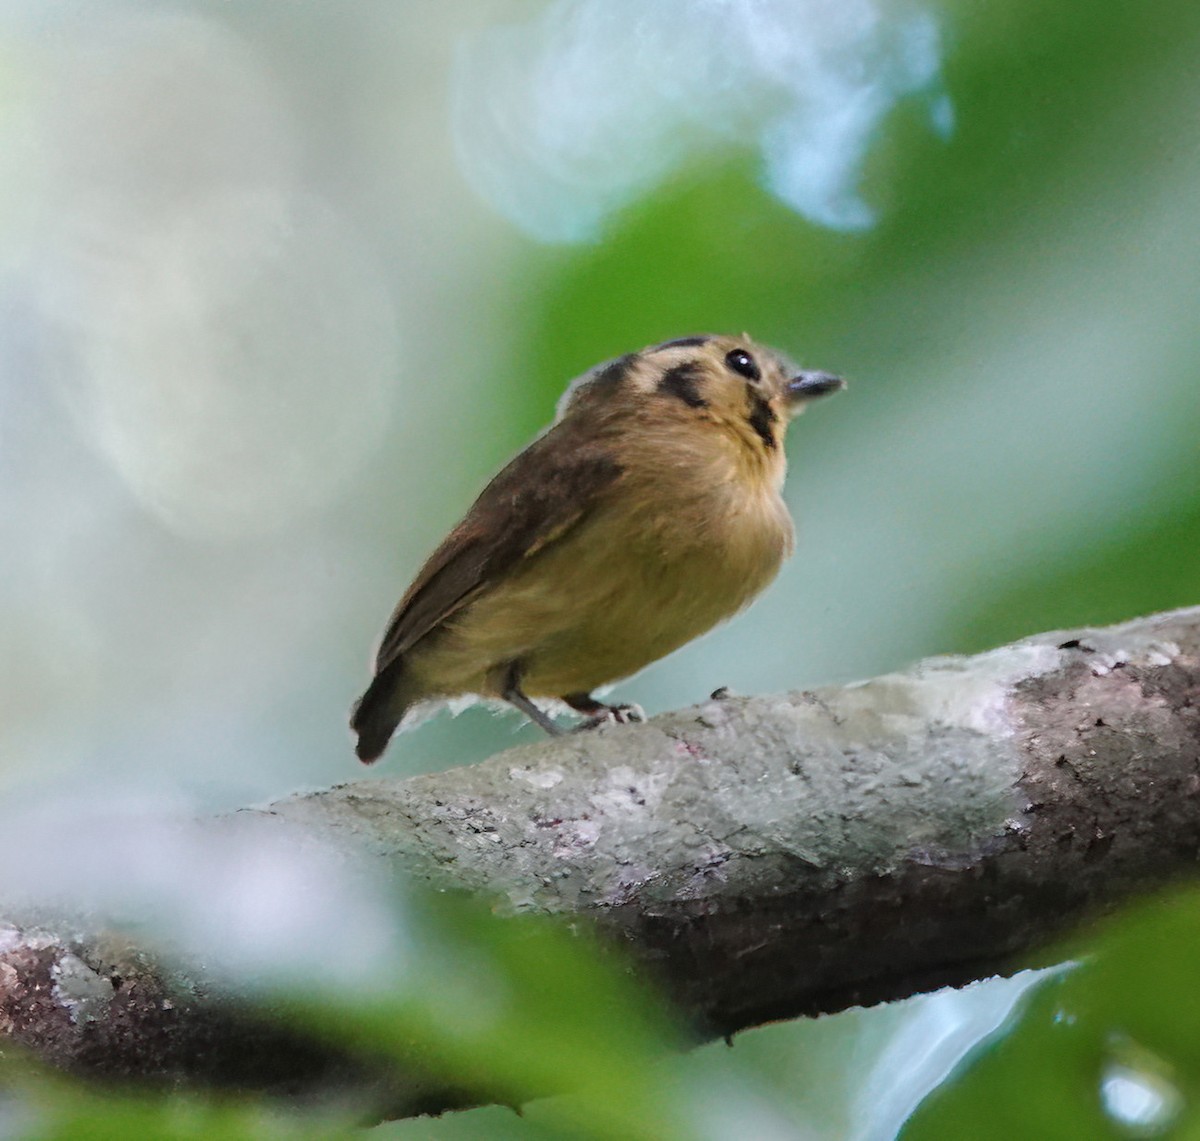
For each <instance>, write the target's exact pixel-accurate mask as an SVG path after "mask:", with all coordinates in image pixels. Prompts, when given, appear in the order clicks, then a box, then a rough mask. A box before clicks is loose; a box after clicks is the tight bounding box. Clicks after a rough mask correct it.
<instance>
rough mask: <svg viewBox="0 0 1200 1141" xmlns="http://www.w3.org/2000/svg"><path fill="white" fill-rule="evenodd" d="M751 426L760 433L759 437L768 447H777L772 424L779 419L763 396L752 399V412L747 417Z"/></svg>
mask: <svg viewBox="0 0 1200 1141" xmlns="http://www.w3.org/2000/svg"><path fill="white" fill-rule="evenodd" d="M746 419H747V420H748V421H749V422H750V427H751V428H753V429H754V430H755V432H757V433H758V438H759V439H760V440H762V442H763V443H764V444H765V445H766V446H767V447H768V448H773V447H775V433H774V431H773V430H772V426H773V425H774V423H775V421H776V420H778V419H779V417H778V416H776V415H775V409H774V408H772V407H771V406H770V405H769V404H768V403H767V402H766V401H765V400H764V399H763V398H762V397H761V396H755V397H753V398H752V399H751V401H750V414H749V415H748V416H747V417H746Z"/></svg>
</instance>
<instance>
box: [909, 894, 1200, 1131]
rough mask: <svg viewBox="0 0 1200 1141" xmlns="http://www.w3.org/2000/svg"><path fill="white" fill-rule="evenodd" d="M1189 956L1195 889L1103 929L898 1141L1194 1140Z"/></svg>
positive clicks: (1197, 1117)
mask: <svg viewBox="0 0 1200 1141" xmlns="http://www.w3.org/2000/svg"><path fill="white" fill-rule="evenodd" d="M1197 945H1200V891H1197V890H1196V889H1191V890H1189V891H1186V892H1181V893H1176V894H1172V895H1168V896H1164V897H1162V898H1160V899H1156V900H1154V901H1152V902H1149V903H1143V904H1140V905H1138V906H1136V907H1133V908H1131V909H1130V910H1128V911H1126V912H1125V913H1123V914H1122V915H1121V916H1120V917H1119V918H1117V919H1114V920H1112V921H1110V922H1108V923H1106V924H1105V925H1104V927H1103V928H1102V929H1101V930H1100V932H1099V933H1098V934H1096V935H1095V936H1094V937H1093V938H1091V939H1089V940H1087V942H1086V944H1085V945H1084V946H1081V947H1080V948H1078V949H1079V950H1080V951H1082V952H1083V955H1082V961H1081V962H1080V963H1079V965H1077V966H1075V967H1073V968H1070V969H1068V970H1066V971H1065V972H1064V973H1062V974H1059V975H1055V976H1053V977H1051V978H1049V979H1047V981H1046V982H1044V983H1043V984H1042V985H1040V986H1039V987H1037V988H1036V989H1035V990H1034V991H1033V992H1032V993H1031V995H1030V996H1029V998H1028V999H1027V1000H1026V1002H1025V1003H1024V1004H1023V1007H1022V1010H1021V1012H1020V1014H1019V1016H1018V1017H1017V1018H1016V1019H1015V1020H1014V1021H1013V1023H1012V1024H1011V1025H1010V1026H1009V1028H1008V1029H1007V1030H1006V1031H1005V1032H1004V1033H1003V1034H1001V1035H1000V1036H999V1037H998V1038H996V1039H995V1040H993V1041H992V1042H990V1043H989V1044H987V1045H985V1046H984V1047H983V1048H981V1049H980V1050H978V1051H976V1053H975V1054H974V1056H973V1057H972V1058H971V1059H969V1061H968V1062H967V1064H966V1065H965V1066H964V1067H963V1068H962V1069H960V1070H959V1072H958V1073H957V1074H956V1075H954V1076H953V1077H952V1078H950V1079H949V1080H948V1081H947V1082H946V1083H944V1084H943V1085H942V1086H941V1087H940V1088H939V1089H938V1090H937V1091H936V1092H935V1093H934V1094H933V1095H931V1096H930V1097H929V1098H928V1099H927V1100H926V1101H925V1103H924V1104H923V1105H922V1106H921V1108H920V1109H919V1110H918V1111H917V1112H916V1113H915V1114H914V1115H913V1117H912V1119H911V1120H910V1121H909V1123H908V1124H907V1125H906V1126H905V1128H904V1130H903V1133H902V1138H903V1141H927V1139H928V1141H942V1139H944V1138H958V1137H963V1138H965V1137H970V1138H971V1139H972V1141H990V1139H992V1138H995V1139H997V1141H999V1139H1001V1138H1005V1139H1009V1138H1013V1137H1037V1138H1045V1139H1046V1141H1073V1139H1075V1138H1078V1139H1080V1141H1102V1139H1104V1138H1113V1139H1114V1141H1118V1139H1121V1138H1130V1137H1159V1136H1164V1137H1173V1138H1174V1137H1197V1136H1200V1034H1197V1026H1200V986H1198V985H1197V983H1198V979H1197V972H1196V947H1197Z"/></svg>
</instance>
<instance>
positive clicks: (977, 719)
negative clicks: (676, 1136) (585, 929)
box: [0, 608, 1200, 1112]
mask: <svg viewBox="0 0 1200 1141" xmlns="http://www.w3.org/2000/svg"><path fill="white" fill-rule="evenodd" d="M402 746H403V742H401V747H402ZM241 815H242V823H249V824H250V825H251V826H252V827H261V828H262V829H264V834H265V833H266V832H269V831H272V830H276V829H279V828H287V829H294V830H298V831H299V832H300V833H302V834H303V835H306V836H311V835H316V836H321V837H324V838H332V839H333V840H334V841H335V842H336V843H337V844H338V845H340V846H342V847H346V848H349V849H351V850H353V851H355V852H356V853H363V852H365V853H368V854H369V856H370V858H371V859H373V860H378V861H381V862H382V863H383V865H384V866H386V867H388V868H398V869H402V870H403V871H404V872H405V873H406V874H408V875H411V876H415V877H418V878H420V879H427V880H429V881H431V882H434V883H437V884H447V883H449V884H455V885H459V886H467V887H469V888H471V889H475V890H478V891H482V892H486V893H489V894H490V895H492V896H496V897H500V898H501V899H502V900H504V901H506V904H507V906H508V907H509V908H511V909H514V910H535V911H540V912H549V913H559V914H565V915H572V916H580V915H582V916H586V917H588V918H590V919H591V920H593V921H594V922H595V923H596V925H598V926H599V927H600V928H601V929H602V930H603V931H605V932H606V933H608V934H609V935H610V936H611V937H613V938H614V939H616V940H617V941H619V942H620V943H622V944H623V945H624V946H625V947H626V949H627V950H628V951H629V952H630V953H631V954H632V956H633V958H634V960H635V961H636V962H638V963H640V964H641V965H642V966H643V968H644V969H645V970H646V972H647V973H648V974H650V975H652V976H655V977H656V978H657V979H658V980H659V981H660V982H661V983H662V985H663V986H664V987H665V988H666V990H667V991H668V993H669V994H671V995H672V996H673V998H674V1000H675V1002H676V1003H677V1005H678V1007H679V1009H680V1010H681V1011H682V1013H683V1014H684V1015H685V1016H686V1017H687V1018H688V1019H690V1020H691V1022H692V1023H693V1024H694V1025H696V1026H697V1027H698V1028H699V1029H700V1031H701V1032H702V1033H704V1034H709V1035H719V1034H727V1033H732V1032H734V1031H736V1030H739V1029H742V1028H744V1027H748V1026H754V1025H757V1024H759V1023H762V1022H764V1021H767V1020H771V1019H778V1018H786V1017H792V1016H796V1015H809V1014H817V1013H821V1012H830V1011H836V1010H841V1009H844V1008H845V1007H847V1006H850V1005H854V1004H863V1003H873V1002H879V1001H883V1000H888V999H897V998H902V997H905V996H908V995H911V994H914V993H917V992H920V991H925V990H930V989H932V988H935V987H939V986H945V985H954V984H961V983H964V982H967V981H969V980H972V979H978V978H982V977H986V976H988V975H992V974H995V973H997V972H999V971H1003V970H1004V969H1006V968H1007V967H1009V966H1011V965H1012V964H1013V963H1014V962H1015V961H1016V960H1017V958H1018V957H1019V956H1028V955H1030V954H1031V953H1033V952H1034V951H1035V950H1036V949H1037V948H1039V947H1042V946H1044V945H1045V944H1046V943H1047V941H1048V940H1050V939H1052V938H1053V937H1054V936H1056V935H1059V934H1060V933H1062V932H1063V931H1064V929H1065V928H1067V927H1068V926H1069V925H1070V924H1073V923H1075V922H1077V921H1078V920H1079V919H1080V918H1081V917H1083V916H1086V915H1090V914H1095V913H1097V912H1099V911H1102V910H1103V909H1105V908H1106V907H1109V906H1111V905H1112V904H1113V903H1115V902H1117V901H1119V900H1121V899H1123V898H1125V897H1127V896H1129V895H1130V894H1133V893H1136V892H1139V891H1143V890H1147V889H1150V888H1154V887H1158V886H1160V885H1162V884H1164V883H1167V882H1169V881H1171V880H1172V879H1174V878H1177V877H1179V876H1181V875H1184V874H1187V873H1190V872H1193V871H1194V869H1195V866H1196V861H1197V856H1198V854H1200V608H1198V609H1192V610H1186V611H1178V612H1175V613H1173V614H1165V615H1160V616H1157V617H1155V618H1150V619H1145V620H1141V621H1138V622H1132V623H1129V624H1127V625H1124V626H1119V627H1113V628H1110V629H1106V630H1082V631H1070V632H1059V633H1053V634H1047V635H1043V636H1040V637H1036V638H1032V639H1029V640H1027V641H1024V642H1020V643H1017V644H1015V645H1012V646H1008V647H1004V648H1003V649H1000V650H996V651H993V652H991V653H989V654H983V655H980V656H978V657H974V658H946V659H933V660H929V661H926V662H923V663H920V664H918V665H917V666H915V667H914V668H913V669H911V670H910V671H907V672H905V673H902V674H893V675H888V676H884V677H880V678H876V679H874V680H872V681H869V682H865V683H861V684H858V685H852V686H845V687H839V688H830V689H823V690H818V691H815V692H805V693H793V694H786V695H779V696H772V697H756V698H747V699H725V700H720V701H711V702H709V703H707V704H704V705H702V706H699V707H697V708H695V709H691V710H687V711H683V712H678V713H673V714H669V715H665V716H662V717H658V718H655V719H654V720H653V721H652V722H650V723H649V724H646V725H642V726H620V727H614V728H612V729H606V730H601V731H598V732H594V733H590V734H583V735H579V736H571V737H567V738H563V739H558V740H553V741H548V742H546V743H544V744H539V745H536V746H529V747H522V748H518V749H513V750H510V751H508V752H505V753H502V754H500V755H498V756H496V757H494V758H492V759H491V760H489V761H487V762H486V763H484V764H481V765H476V766H472V767H469V768H461V769H454V770H450V771H448V772H444V773H439V774H436V775H430V776H421V777H416V778H411V779H408V780H400V781H393V780H370V781H358V782H355V783H353V784H348V785H343V786H340V787H337V788H334V789H330V790H328V791H325V792H320V793H315V794H311V795H307V796H302V797H296V798H292V799H289V800H285V801H281V802H279V803H278V804H276V805H274V806H273V807H272V808H271V809H270V810H268V811H265V812H261V813H254V814H241ZM253 1017H254V1016H252V1015H251V1014H249V1013H248V1012H246V1011H241V1010H239V1009H238V1008H237V1006H236V1004H231V1003H230V1002H229V1001H228V1000H226V1001H222V1002H217V1001H216V1000H210V999H208V998H207V997H206V996H205V994H204V993H203V991H202V990H201V989H198V988H197V985H196V984H195V982H194V981H189V982H188V983H187V984H186V988H184V987H183V986H182V984H181V983H180V982H179V981H178V980H173V979H171V978H170V976H169V973H168V972H166V971H165V970H163V969H160V968H156V967H155V966H154V965H153V964H151V963H149V962H147V961H146V960H144V959H143V958H142V957H140V956H138V955H137V954H136V953H134V952H131V951H127V950H126V951H122V952H121V953H120V954H113V953H112V952H111V951H108V950H106V949H105V948H104V946H103V945H102V944H100V943H98V942H89V941H88V940H86V939H83V940H81V939H78V938H76V939H70V938H67V937H64V936H62V935H60V934H56V933H54V932H48V931H46V930H37V931H31V930H22V929H17V928H9V929H8V933H7V935H6V934H5V933H4V929H2V928H0V1032H3V1033H6V1034H7V1035H8V1036H10V1037H11V1038H12V1039H14V1040H16V1041H17V1042H20V1043H22V1044H24V1045H26V1046H29V1047H30V1048H32V1049H33V1050H34V1051H35V1052H36V1053H38V1054H40V1055H41V1056H42V1057H44V1058H45V1059H47V1060H48V1061H50V1062H52V1063H54V1064H56V1065H60V1066H64V1067H68V1068H72V1069H76V1070H82V1071H85V1072H93V1073H96V1074H98V1075H105V1076H126V1075H142V1076H147V1077H152V1078H159V1079H166V1080H169V1081H198V1082H214V1083H218V1084H221V1083H228V1082H232V1081H236V1082H239V1083H240V1084H243V1085H246V1086H251V1087H256V1088H269V1089H275V1090H280V1091H288V1092H297V1091H303V1090H316V1089H318V1088H321V1089H327V1088H331V1087H332V1088H337V1087H338V1086H339V1085H350V1086H359V1087H361V1086H362V1085H363V1084H367V1085H370V1086H371V1087H372V1088H377V1089H379V1090H380V1097H381V1098H382V1099H383V1100H384V1101H386V1103H387V1105H388V1107H389V1108H390V1109H391V1110H392V1111H393V1112H404V1111H411V1110H413V1109H417V1108H426V1107H430V1106H435V1105H438V1104H441V1103H443V1102H445V1103H446V1104H452V1103H453V1095H452V1094H450V1093H449V1092H448V1091H445V1090H439V1089H438V1088H437V1087H436V1083H434V1084H432V1085H431V1084H430V1083H428V1082H424V1081H422V1080H420V1079H418V1078H415V1077H414V1076H413V1075H395V1074H385V1073H381V1072H380V1073H367V1072H365V1070H364V1069H363V1066H362V1064H361V1063H355V1062H351V1061H349V1060H348V1059H345V1058H339V1057H335V1056H333V1055H332V1054H330V1053H329V1052H328V1051H324V1050H322V1049H320V1048H318V1047H315V1046H313V1045H312V1044H311V1043H307V1042H303V1041H300V1040H298V1039H296V1038H295V1037H294V1036H288V1035H285V1034H283V1033H281V1032H279V1031H277V1030H273V1029H271V1028H270V1027H269V1026H267V1025H264V1024H263V1023H262V1022H261V1020H260V1021H252V1018H253ZM267 1040H269V1042H270V1048H269V1049H267V1050H264V1049H261V1048H260V1047H261V1046H262V1044H263V1042H264V1041H267ZM264 1057H267V1058H269V1059H270V1063H269V1064H268V1065H266V1066H265V1067H264V1065H263V1064H262V1062H261V1059H262V1058H264ZM251 1058H253V1059H258V1060H257V1061H255V1062H253V1063H252V1064H251V1063H250V1062H248V1059H251ZM385 1091H386V1092H385Z"/></svg>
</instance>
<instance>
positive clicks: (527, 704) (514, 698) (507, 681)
mask: <svg viewBox="0 0 1200 1141" xmlns="http://www.w3.org/2000/svg"><path fill="white" fill-rule="evenodd" d="M500 696H501V697H502V698H504V700H505V701H507V702H508V703H509V705H513V706H515V707H516V708H517V709H519V710H520V711H521V712H522V713H524V714H525V716H526V717H528V718H529V720H530V721H532V722H533V723H534V724H535V725H537V726H539V727H540V728H542V729H545V730H546V732H547V733H549V734H550V736H551V737H561V736H562V735H563V733H565V732H566V730H565V729H563V727H562V726H561V725H559V724H558V722H557V721H555V720H554V718H552V717H551V716H550V715H549V714H548V713H545V712H543V711H542V710H541V709H539V708H538V707H537V706H536V705H534V704H533V702H532V701H530V700H529V698H528V697H526V696H525V694H523V693H522V692H521V667H520V665H519V664H518V663H517V662H513V663H512V665H510V666H509V667H508V672H507V673H506V674H505V675H504V688H503V689H501V691H500Z"/></svg>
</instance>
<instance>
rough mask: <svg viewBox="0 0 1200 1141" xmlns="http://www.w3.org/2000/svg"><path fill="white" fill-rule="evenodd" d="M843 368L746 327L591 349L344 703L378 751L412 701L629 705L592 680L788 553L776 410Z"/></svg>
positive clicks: (763, 577) (701, 627) (755, 582)
mask: <svg viewBox="0 0 1200 1141" xmlns="http://www.w3.org/2000/svg"><path fill="white" fill-rule="evenodd" d="M843 386H844V382H843V381H842V380H840V379H839V378H838V377H836V376H831V375H830V374H828V373H824V372H801V371H798V370H797V369H796V368H795V367H794V366H793V365H792V364H791V363H790V362H789V361H788V360H787V358H785V357H784V356H782V355H781V354H779V353H777V352H775V351H773V350H771V349H767V348H764V347H763V346H761V345H756V344H755V343H754V342H753V341H751V340H750V339H749V338H747V337H724V336H704V337H684V338H682V339H680V340H676V341H667V342H665V343H664V344H661V345H653V346H651V347H650V348H646V349H643V350H642V351H641V352H638V353H630V354H628V355H627V356H623V357H619V358H618V359H616V360H614V361H609V362H607V363H605V364H602V365H598V366H597V367H596V368H594V369H592V370H591V371H590V372H587V373H585V374H584V375H583V376H581V377H579V379H578V380H576V381H575V382H574V383H573V384H571V386H570V387H569V388H568V389H567V392H566V394H565V395H564V396H563V398H562V400H561V401H560V403H559V407H558V416H557V418H556V419H555V421H554V423H553V425H551V426H550V427H549V428H548V429H547V430H546V431H545V432H543V433H542V434H541V435H540V436H539V437H538V438H537V439H536V440H534V441H533V443H532V444H530V445H529V447H527V448H526V449H525V450H524V451H523V452H521V454H520V455H518V456H517V457H516V459H514V460H513V461H512V462H511V463H509V465H508V466H507V467H506V468H504V470H503V471H501V472H500V474H499V475H497V476H496V477H495V479H493V480H492V482H491V483H489V484H488V485H487V487H485V488H484V489H483V493H482V494H481V495H480V496H479V498H478V499H477V500H476V501H475V503H474V504H473V506H472V507H471V509H470V510H469V511H468V512H467V515H466V518H464V519H463V520H462V522H461V523H459V524H458V526H457V527H455V528H454V530H453V531H451V532H450V534H449V535H448V536H447V537H446V539H445V541H444V542H443V543H442V545H441V546H440V547H438V548H437V550H436V551H434V552H433V554H432V555H431V556H430V557H429V559H428V560H427V561H426V563H425V565H424V566H423V567H422V568H421V570H420V573H419V574H418V575H417V577H416V580H415V581H414V582H413V584H412V586H410V587H409V588H408V591H407V592H406V593H405V595H404V597H403V598H402V599H401V600H400V605H399V606H397V607H396V611H395V613H394V614H393V615H392V620H391V622H390V623H389V624H388V628H387V631H386V632H385V634H384V636H383V642H382V644H381V646H380V648H379V654H378V657H377V659H376V674H375V679H374V680H373V681H372V682H371V684H370V686H369V687H368V688H367V691H366V693H364V694H363V696H362V697H361V699H360V700H359V701H358V703H357V705H355V707H354V711H353V713H352V715H351V719H350V725H351V728H352V729H353V730H354V731H355V732H356V733H357V734H358V748H357V753H358V755H359V757H361V758H362V760H364V761H373V760H375V759H376V758H377V757H378V756H379V755H380V754H381V753H382V752H383V751H384V749H385V748H386V747H387V743H388V741H389V739H390V738H391V736H392V734H393V733H394V732H395V730H396V728H397V727H398V726H399V725H400V724H401V723H402V722H403V721H405V720H406V719H409V720H413V721H415V720H417V719H418V717H417V715H416V712H415V711H416V710H417V707H419V706H422V705H426V703H430V702H444V701H447V700H450V699H452V698H455V697H460V696H464V695H477V696H479V697H481V698H485V699H497V698H499V699H503V700H504V701H507V702H510V703H511V704H512V705H514V706H516V707H517V708H518V709H519V710H521V712H522V713H524V714H525V715H526V716H527V717H529V718H530V719H531V720H533V721H535V722H536V723H537V724H538V725H540V726H541V727H542V728H543V729H545V730H546V731H547V732H548V733H561V732H563V730H562V729H561V728H560V727H559V725H558V724H557V723H556V722H555V721H553V720H552V719H551V718H550V716H549V715H548V714H547V713H546V712H545V711H544V710H542V709H540V708H539V707H538V706H537V705H535V704H534V703H533V701H532V700H531V698H534V697H542V698H557V699H558V700H560V701H563V702H566V704H567V705H568V706H570V707H571V708H572V709H574V710H577V711H578V712H580V713H583V714H585V715H586V716H587V717H589V718H590V719H592V721H601V720H605V719H614V720H618V721H627V720H638V719H640V711H638V710H637V709H636V707H634V706H628V705H617V706H612V705H605V704H603V703H602V702H600V701H597V700H596V699H595V698H594V697H593V696H592V690H594V689H596V688H597V687H598V686H602V685H606V684H608V683H609V682H613V681H617V680H619V679H620V678H624V677H628V676H629V675H630V674H633V673H636V672H637V671H638V670H640V669H641V668H642V667H643V666H646V665H648V664H649V663H650V662H653V661H655V660H657V659H658V658H661V657H662V656H663V655H665V654H669V653H670V652H671V651H672V650H674V649H677V648H678V647H679V646H682V645H683V644H684V643H685V642H689V641H691V639H693V638H695V637H697V635H699V634H703V633H704V632H705V631H706V630H708V629H710V628H711V627H712V626H714V625H715V624H716V623H718V622H720V621H721V620H722V619H725V618H728V617H730V616H731V615H732V614H734V613H736V612H737V611H738V610H740V609H742V607H744V606H745V605H746V604H747V603H749V602H750V600H751V599H753V598H754V596H755V595H756V594H758V593H759V591H761V590H762V589H763V588H764V587H765V586H766V585H767V584H768V583H769V582H770V581H771V580H772V579H773V578H774V577H775V574H776V572H777V571H778V570H779V566H780V564H781V563H782V561H783V559H784V558H785V557H786V556H787V555H789V554H790V553H791V550H792V542H793V529H792V521H791V518H790V517H789V515H788V512H787V508H786V506H785V505H784V502H783V498H782V496H781V495H780V490H781V488H782V486H783V477H784V472H785V470H786V466H787V462H786V460H785V458H784V454H783V446H782V445H783V437H784V432H785V430H786V428H787V424H788V421H789V420H790V419H791V418H792V417H793V416H795V415H796V414H797V413H798V412H800V411H802V410H803V409H804V407H805V406H806V405H807V403H808V402H809V401H810V400H812V399H813V398H814V397H817V396H823V395H825V394H826V393H829V392H834V391H836V390H837V389H840V388H842V387H843Z"/></svg>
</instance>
